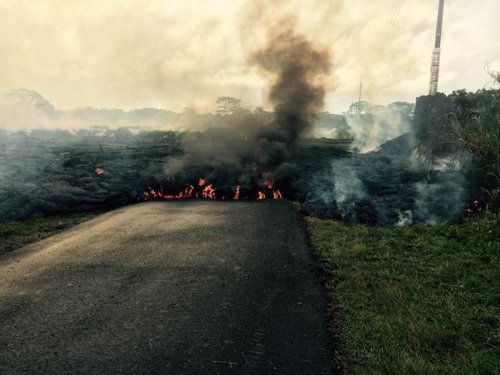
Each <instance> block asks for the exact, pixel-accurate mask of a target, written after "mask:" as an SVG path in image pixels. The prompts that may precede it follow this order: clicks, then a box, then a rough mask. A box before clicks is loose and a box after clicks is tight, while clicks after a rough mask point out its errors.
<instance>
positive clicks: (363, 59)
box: [0, 0, 500, 113]
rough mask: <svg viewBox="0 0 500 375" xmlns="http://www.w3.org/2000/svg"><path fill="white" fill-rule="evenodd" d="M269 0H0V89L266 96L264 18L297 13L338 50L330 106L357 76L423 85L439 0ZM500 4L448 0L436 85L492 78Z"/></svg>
mask: <svg viewBox="0 0 500 375" xmlns="http://www.w3.org/2000/svg"><path fill="white" fill-rule="evenodd" d="M267 2H269V3H273V6H269V5H262V4H264V3H265V2H261V3H262V4H261V7H258V6H255V3H256V2H255V0H254V1H252V0H249V1H244V0H183V1H173V0H85V1H81V0H0V50H1V51H2V62H1V64H0V93H2V94H4V93H7V92H8V91H10V90H12V89H15V88H21V87H22V88H27V89H31V90H35V91H38V92H40V93H41V94H42V95H43V96H44V97H45V98H47V99H48V100H49V101H50V102H51V103H52V104H53V105H54V106H55V107H57V108H60V109H72V108H75V107H84V106H93V107H108V108H114V107H120V108H123V109H133V108H143V107H158V108H167V109H172V110H176V111H181V110H182V109H183V108H185V107H196V108H200V110H213V109H214V107H215V104H214V101H215V99H216V98H217V97H219V96H234V97H238V98H241V99H242V101H243V105H244V106H247V107H255V106H261V105H263V106H265V107H269V106H268V104H267V103H266V95H267V89H268V83H267V82H266V80H265V79H264V78H263V77H261V76H260V75H259V73H258V72H257V70H256V69H255V68H254V67H252V66H251V65H249V64H247V57H248V56H249V54H250V53H251V52H252V51H254V50H256V49H258V48H259V47H260V46H261V45H260V43H261V39H262V38H261V37H262V35H264V34H265V31H266V28H267V27H268V26H274V27H276V25H278V26H279V25H280V22H284V20H293V19H295V20H296V28H297V32H299V33H302V34H304V35H306V37H307V38H309V39H310V40H313V41H315V42H317V43H319V44H322V45H324V46H326V47H328V48H329V49H330V51H331V55H332V66H333V67H332V72H331V77H330V79H329V81H328V87H327V90H328V95H327V100H326V109H327V110H329V111H331V112H337V113H338V112H341V111H345V110H346V109H347V107H348V106H349V104H350V103H351V102H353V101H356V100H357V95H358V93H357V90H358V86H359V82H360V81H363V87H364V89H363V99H365V100H369V101H372V102H375V103H380V104H387V103H389V102H392V101H395V100H407V101H413V100H414V99H415V97H417V96H419V95H424V94H427V92H428V86H429V70H430V61H431V54H432V49H433V46H434V32H435V27H436V16H437V6H438V0H308V1H304V0H288V1H279V0H275V1H271V0H268V1H267ZM257 3H259V1H257ZM304 3H307V5H304ZM271 8H272V9H271ZM499 16H500V1H499V0H481V1H470V0H446V4H445V17H444V30H443V40H442V55H441V77H440V84H439V91H442V92H445V93H450V92H451V91H452V90H455V89H460V88H467V89H469V90H476V89H479V88H482V87H484V86H485V85H487V84H488V83H490V81H491V80H490V78H489V76H488V74H487V73H486V70H487V66H488V64H489V66H490V69H492V70H495V69H497V70H500V44H499V43H498V40H497V39H498V35H500V22H499V20H498V17H499Z"/></svg>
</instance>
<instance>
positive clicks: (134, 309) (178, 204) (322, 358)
mask: <svg viewBox="0 0 500 375" xmlns="http://www.w3.org/2000/svg"><path fill="white" fill-rule="evenodd" d="M325 312H326V299H325V296H324V294H323V290H322V289H321V286H320V284H319V282H318V280H316V277H315V276H314V263H313V261H312V260H311V258H310V255H309V247H308V242H307V236H306V233H305V228H304V225H303V223H302V222H301V221H300V217H299V215H298V214H297V213H296V212H295V210H294V209H293V207H292V206H291V205H290V204H287V203H285V202H275V201H263V202H223V201H218V202H214V201H196V200H192V201H169V202H146V203H142V204H138V205H134V206H129V207H125V208H122V209H119V210H116V211H113V212H110V213H107V214H105V215H102V216H100V217H98V218H96V219H93V220H91V221H88V222H85V223H83V224H81V225H79V226H77V227H75V228H73V229H71V230H69V231H67V232H64V233H61V234H59V235H56V236H54V237H51V238H49V239H47V240H44V241H41V242H38V243H36V244H34V245H31V246H29V247H27V248H23V249H19V250H16V251H14V252H12V253H10V254H7V255H5V256H3V257H1V258H0V322H1V325H0V374H3V375H7V374H37V375H38V374H301V375H306V374H315V375H318V374H330V373H332V372H333V370H332V368H333V367H334V366H332V363H331V358H332V357H333V355H332V349H331V345H330V344H331V343H330V341H329V338H328V333H327V327H326V319H325Z"/></svg>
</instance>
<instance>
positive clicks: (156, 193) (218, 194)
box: [143, 178, 284, 200]
mask: <svg viewBox="0 0 500 375" xmlns="http://www.w3.org/2000/svg"><path fill="white" fill-rule="evenodd" d="M263 184H264V185H265V186H266V188H265V189H263V190H258V191H254V190H248V191H245V190H243V189H242V188H241V186H240V185H236V186H235V187H234V188H225V189H217V188H215V187H214V186H213V185H212V184H208V183H207V182H206V180H205V179H203V178H200V179H199V181H198V183H197V184H188V185H186V187H185V188H184V189H183V190H181V191H179V192H177V193H174V194H171V193H165V192H164V190H163V186H160V187H159V188H156V189H153V188H152V187H150V186H148V190H147V191H145V192H144V195H143V199H144V200H151V199H189V198H194V199H196V198H199V199H221V200H225V199H232V200H241V199H245V200H251V199H257V200H263V199H284V196H283V194H282V193H281V191H280V190H273V184H274V181H273V182H271V181H264V182H263Z"/></svg>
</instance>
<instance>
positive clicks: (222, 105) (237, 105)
mask: <svg viewBox="0 0 500 375" xmlns="http://www.w3.org/2000/svg"><path fill="white" fill-rule="evenodd" d="M215 102H216V103H217V111H216V112H217V114H219V115H222V116H227V115H232V114H233V113H234V112H236V111H238V110H240V109H241V100H240V99H236V98H233V97H231V96H219V97H218V98H217V100H216V101H215Z"/></svg>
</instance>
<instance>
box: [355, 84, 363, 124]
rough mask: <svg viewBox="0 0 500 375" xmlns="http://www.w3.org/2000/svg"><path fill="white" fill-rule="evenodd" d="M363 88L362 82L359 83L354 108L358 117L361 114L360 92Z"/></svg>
mask: <svg viewBox="0 0 500 375" xmlns="http://www.w3.org/2000/svg"><path fill="white" fill-rule="evenodd" d="M362 88H363V81H361V82H360V83H359V96H358V105H357V106H356V114H357V115H358V116H359V115H360V113H361V90H362Z"/></svg>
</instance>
